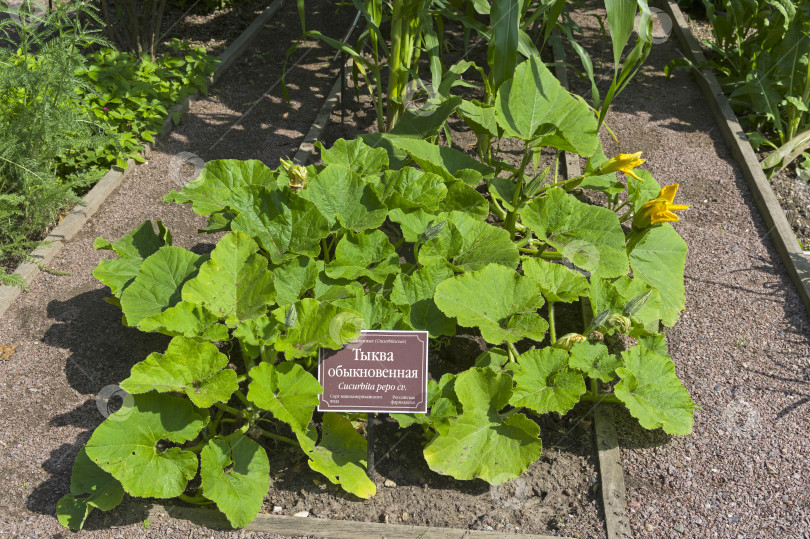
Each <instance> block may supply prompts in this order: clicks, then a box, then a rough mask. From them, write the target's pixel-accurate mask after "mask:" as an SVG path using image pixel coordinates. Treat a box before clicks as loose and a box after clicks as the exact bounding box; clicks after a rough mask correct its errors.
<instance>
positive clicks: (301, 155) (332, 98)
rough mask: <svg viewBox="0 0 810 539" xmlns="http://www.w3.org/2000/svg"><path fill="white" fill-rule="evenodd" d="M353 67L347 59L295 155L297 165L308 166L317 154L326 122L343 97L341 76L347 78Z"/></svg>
mask: <svg viewBox="0 0 810 539" xmlns="http://www.w3.org/2000/svg"><path fill="white" fill-rule="evenodd" d="M351 67H352V59H351V58H349V59H348V60H347V61H346V64H345V69H341V70H340V73H339V74H338V76H337V77H336V78H335V82H334V84H332V89H331V90H329V95H328V96H327V97H326V101H324V102H323V105H321V108H320V110H319V111H318V115H317V116H316V117H315V121H314V122H312V126H311V127H310V128H309V131H307V134H306V136H305V137H304V140H303V142H301V145H300V146H299V147H298V151H297V152H296V153H295V156H294V157H293V162H294V163H295V164H296V165H303V166H306V164H307V162H308V161H309V160H310V159H311V158H312V156H313V155H315V143H316V142H317V141H318V139H319V138H320V136H321V131H323V130H324V129H325V128H326V124H328V123H329V117H330V116H331V115H332V111H333V110H335V106H336V105H337V104H338V101H339V99H342V98H343V96H341V95H340V90H341V88H343V83H344V82H345V79H344V80H341V78H343V77H345V78H346V79H347V78H348V77H349V69H351Z"/></svg>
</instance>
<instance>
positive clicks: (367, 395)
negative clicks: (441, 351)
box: [318, 330, 428, 414]
mask: <svg viewBox="0 0 810 539" xmlns="http://www.w3.org/2000/svg"><path fill="white" fill-rule="evenodd" d="M427 358H428V332H427V331H383V330H363V331H361V332H360V337H359V338H358V339H357V340H355V341H352V342H350V343H349V344H347V345H346V346H344V347H343V348H341V349H340V350H325V349H321V351H320V354H319V356H318V381H319V382H320V383H321V385H322V386H323V393H321V395H320V396H319V399H320V403H319V404H318V411H320V412H399V413H419V414H424V413H427V380H428V374H427Z"/></svg>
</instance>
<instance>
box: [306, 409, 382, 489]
mask: <svg viewBox="0 0 810 539" xmlns="http://www.w3.org/2000/svg"><path fill="white" fill-rule="evenodd" d="M296 437H297V438H298V442H299V443H300V444H301V448H302V449H303V450H304V453H306V454H307V456H308V457H309V467H310V468H312V469H313V470H315V471H316V472H318V473H321V474H323V475H324V476H326V478H327V479H329V481H331V482H332V483H334V484H336V485H340V486H341V487H343V489H344V490H346V491H347V492H350V493H352V494H354V495H355V496H358V497H360V498H371V497H372V496H374V494H376V493H377V486H376V485H375V484H374V483H373V482H372V481H371V479H369V478H368V475H366V466H367V462H366V456H367V455H368V448H367V444H366V439H365V438H363V437H362V436H361V435H360V434H359V433H358V432H357V431H356V430H354V427H353V426H352V423H351V421H349V420H348V419H346V418H345V417H343V416H342V415H340V414H337V413H334V412H327V413H325V414H323V434H322V436H321V441H320V443H316V442H317V440H318V431H317V430H316V429H315V427H313V426H311V427H310V428H309V429H308V431H307V433H306V434H303V433H296Z"/></svg>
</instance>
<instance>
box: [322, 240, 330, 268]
mask: <svg viewBox="0 0 810 539" xmlns="http://www.w3.org/2000/svg"><path fill="white" fill-rule="evenodd" d="M321 251H323V261H324V262H325V263H327V264H328V263H329V245H328V244H327V243H326V238H323V239H322V240H321Z"/></svg>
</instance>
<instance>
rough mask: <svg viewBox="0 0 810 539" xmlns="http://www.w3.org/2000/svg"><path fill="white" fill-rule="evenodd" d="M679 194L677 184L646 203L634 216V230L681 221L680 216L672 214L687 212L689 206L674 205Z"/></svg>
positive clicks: (662, 190) (663, 190) (664, 188)
mask: <svg viewBox="0 0 810 539" xmlns="http://www.w3.org/2000/svg"><path fill="white" fill-rule="evenodd" d="M677 192H678V184H677V183H674V184H672V185H667V186H666V187H663V188H661V191H660V192H659V193H658V196H657V197H656V198H654V199H652V200H650V201H649V202H645V203H644V205H643V206H641V208H639V210H638V211H637V212H636V214H635V215H634V216H633V228H647V227H650V226H652V225H657V224H658V223H668V222H675V221H680V219H679V218H678V216H677V215H675V214H674V213H672V212H673V211H676V210H685V209H686V208H688V207H689V206H687V205H685V204H673V201H674V200H675V193H677Z"/></svg>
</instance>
